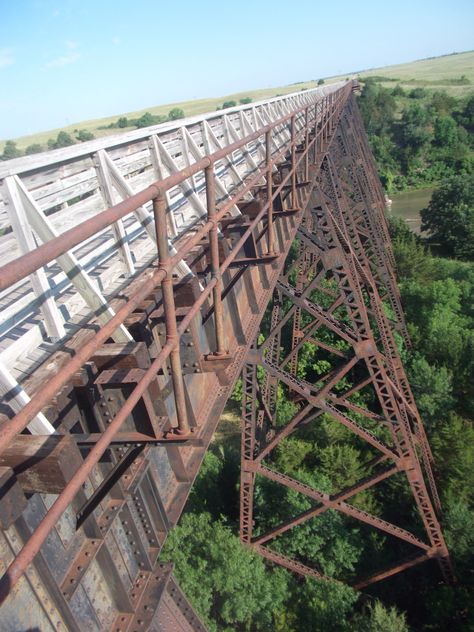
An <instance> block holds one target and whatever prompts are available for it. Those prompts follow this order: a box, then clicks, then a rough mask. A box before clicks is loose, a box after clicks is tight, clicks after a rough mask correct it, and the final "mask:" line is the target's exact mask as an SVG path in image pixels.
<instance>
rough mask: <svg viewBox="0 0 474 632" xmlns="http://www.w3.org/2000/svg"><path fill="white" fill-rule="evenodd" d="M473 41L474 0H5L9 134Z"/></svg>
mask: <svg viewBox="0 0 474 632" xmlns="http://www.w3.org/2000/svg"><path fill="white" fill-rule="evenodd" d="M473 48H474V2H473V0H451V1H449V2H448V1H446V0H444V1H439V0H430V1H428V0H408V1H407V0H397V2H393V1H390V0H377V1H369V0H358V1H356V0H333V1H328V0H298V1H291V0H284V1H281V0H234V1H229V0H219V1H217V2H212V1H210V0H201V1H199V0H194V1H189V0H179V1H176V0H174V1H173V0H165V1H163V0H135V1H133V0H127V1H125V0H0V138H3V139H6V138H12V137H16V136H20V135H23V134H30V133H34V132H37V131H42V130H47V129H51V128H56V127H61V126H63V125H67V124H70V123H75V122H80V121H81V120H86V119H90V118H98V117H102V116H110V115H115V114H121V113H124V112H128V111H132V110H137V109H141V108H146V107H150V106H153V105H159V104H162V103H171V102H173V101H180V100H187V99H193V98H200V97H207V96H221V95H225V94H229V93H232V92H237V91H241V90H242V91H243V90H247V89H252V88H260V87H270V86H279V85H284V84H288V83H294V82H297V81H304V80H309V79H318V78H319V77H324V76H330V75H334V74H339V73H341V74H345V73H349V72H350V71H355V70H360V69H365V68H370V67H377V66H384V65H388V64H396V63H402V62H405V61H412V60H415V59H420V58H424V57H431V56H435V55H442V54H446V53H451V52H453V51H465V50H471V49H473Z"/></svg>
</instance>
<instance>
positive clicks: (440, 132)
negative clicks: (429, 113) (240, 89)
mask: <svg viewBox="0 0 474 632" xmlns="http://www.w3.org/2000/svg"><path fill="white" fill-rule="evenodd" d="M457 140H458V128H457V125H456V121H455V120H454V119H453V118H452V117H451V116H438V117H437V118H436V119H435V123H434V139H433V143H434V144H435V145H437V146H438V147H452V146H453V145H454V144H455V143H456V141H457Z"/></svg>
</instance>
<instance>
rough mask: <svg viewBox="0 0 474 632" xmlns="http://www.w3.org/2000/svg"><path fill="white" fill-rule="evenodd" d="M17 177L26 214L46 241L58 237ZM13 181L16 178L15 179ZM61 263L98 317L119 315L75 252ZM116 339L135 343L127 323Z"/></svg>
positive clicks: (103, 321) (101, 319) (105, 320)
mask: <svg viewBox="0 0 474 632" xmlns="http://www.w3.org/2000/svg"><path fill="white" fill-rule="evenodd" d="M13 180H14V181H15V184H16V186H17V189H18V191H19V193H20V196H21V199H22V202H23V206H24V209H25V212H26V216H27V218H28V220H29V222H30V224H31V226H32V227H33V229H34V230H35V232H36V233H37V235H38V236H39V238H40V239H41V241H43V242H44V243H46V242H48V241H49V240H51V239H54V238H55V237H58V236H59V235H58V233H57V231H56V229H55V228H54V227H53V225H52V223H51V222H50V221H49V219H48V218H47V217H46V215H45V214H44V213H43V211H42V210H41V209H40V208H39V206H38V205H37V204H36V202H35V201H34V199H33V198H32V196H31V194H30V192H29V191H28V190H27V189H26V187H25V186H24V185H23V183H22V182H21V180H20V178H19V177H18V176H13ZM13 180H12V181H13ZM57 262H58V263H59V265H60V266H61V268H62V269H63V270H64V272H65V273H66V274H67V276H68V278H69V280H70V281H71V283H72V284H73V285H74V286H75V288H76V290H77V291H78V292H79V294H80V295H81V296H82V298H83V299H84V301H85V302H86V304H87V305H88V306H89V307H90V309H91V310H92V312H93V313H94V314H95V316H96V318H97V320H98V321H99V322H100V323H101V324H103V325H105V324H106V323H108V322H109V320H110V319H111V318H113V317H114V316H115V312H114V310H113V309H112V308H111V307H110V306H109V304H108V302H107V301H106V299H105V298H104V296H103V295H102V293H101V292H100V291H99V288H98V287H97V285H96V283H95V281H93V280H92V279H91V278H90V276H89V275H88V274H87V272H86V271H85V270H84V269H83V267H82V265H81V263H80V262H79V260H78V259H77V258H76V256H75V255H74V254H72V252H70V251H69V252H66V253H64V254H63V255H60V256H59V257H58V258H57ZM112 338H113V339H114V340H115V342H129V341H130V342H131V341H132V340H133V338H132V336H131V335H130V334H129V332H128V331H127V329H126V328H125V327H124V325H119V326H118V327H117V329H116V330H115V332H114V333H113V335H112Z"/></svg>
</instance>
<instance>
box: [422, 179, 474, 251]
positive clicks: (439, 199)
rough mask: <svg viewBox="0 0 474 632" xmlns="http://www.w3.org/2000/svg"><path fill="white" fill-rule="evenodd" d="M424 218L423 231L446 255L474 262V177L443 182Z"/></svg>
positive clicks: (434, 193) (424, 213)
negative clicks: (473, 260)
mask: <svg viewBox="0 0 474 632" xmlns="http://www.w3.org/2000/svg"><path fill="white" fill-rule="evenodd" d="M421 219H422V224H421V227H422V230H426V231H428V232H429V233H430V241H431V242H434V243H438V244H439V245H440V246H441V248H442V251H443V252H444V253H445V254H446V255H448V256H455V257H459V258H461V259H471V260H472V259H474V174H471V175H465V176H464V175H463V176H452V177H450V178H448V179H446V180H444V181H443V182H442V183H441V185H440V187H439V188H438V189H436V190H435V191H434V192H433V195H432V197H431V200H430V203H429V204H428V207H427V208H425V209H423V210H422V211H421Z"/></svg>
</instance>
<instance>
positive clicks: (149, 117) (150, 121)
mask: <svg viewBox="0 0 474 632" xmlns="http://www.w3.org/2000/svg"><path fill="white" fill-rule="evenodd" d="M155 123H156V121H155V117H154V116H153V114H151V113H150V112H145V114H142V116H140V118H139V119H137V120H136V122H135V125H136V127H138V128H139V129H140V128H142V127H149V126H150V125H154V124H155Z"/></svg>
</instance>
